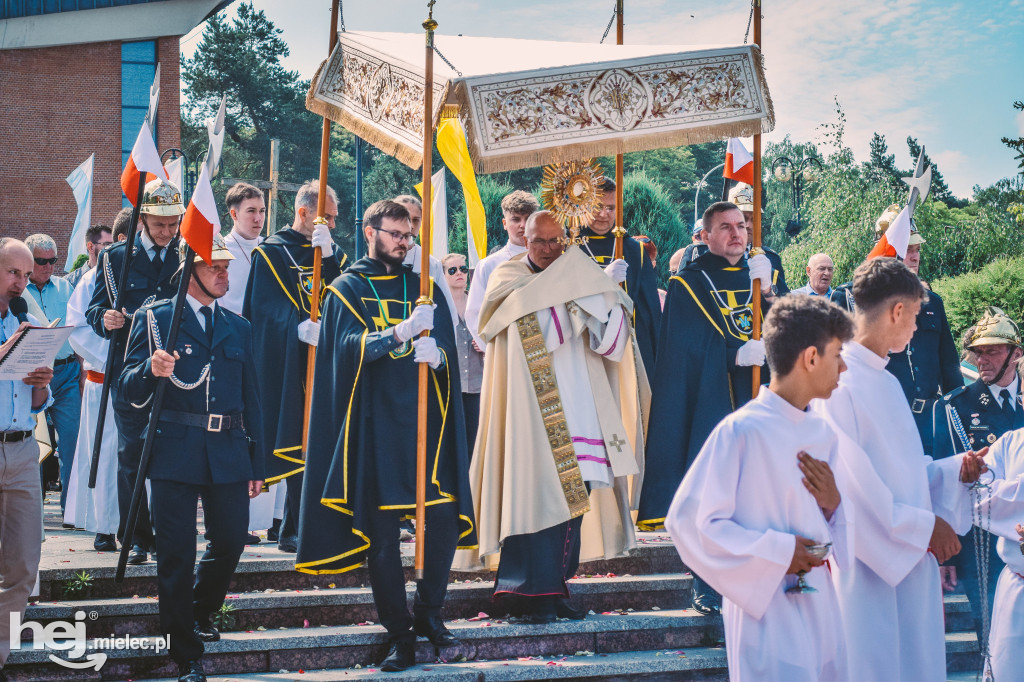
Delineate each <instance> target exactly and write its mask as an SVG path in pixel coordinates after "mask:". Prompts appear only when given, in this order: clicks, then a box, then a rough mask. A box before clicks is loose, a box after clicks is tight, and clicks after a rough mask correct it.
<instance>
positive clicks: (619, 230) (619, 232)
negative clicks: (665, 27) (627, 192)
mask: <svg viewBox="0 0 1024 682" xmlns="http://www.w3.org/2000/svg"><path fill="white" fill-rule="evenodd" d="M623 4H624V0H616V6H615V44H616V45H622V40H623V33H624V31H625V26H624V24H623V19H622V9H623V7H622V6H623ZM622 222H623V220H622V154H616V155H615V229H613V230H612V234H614V235H615V250H614V251H613V253H612V259H613V260H615V259H618V258H622V257H623V255H622V240H623V238H624V237H625V236H626V228H625V227H623V226H622ZM622 286H623V287H625V286H626V284H625V282H623V284H622Z"/></svg>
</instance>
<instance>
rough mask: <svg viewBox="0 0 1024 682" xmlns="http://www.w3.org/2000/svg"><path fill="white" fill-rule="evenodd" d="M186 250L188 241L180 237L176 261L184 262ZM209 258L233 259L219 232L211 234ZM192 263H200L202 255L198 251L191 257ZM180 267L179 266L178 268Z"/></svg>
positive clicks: (212, 259) (213, 259)
mask: <svg viewBox="0 0 1024 682" xmlns="http://www.w3.org/2000/svg"><path fill="white" fill-rule="evenodd" d="M187 250H188V243H187V242H186V241H185V240H184V239H182V240H181V241H179V242H178V263H180V264H184V263H185V252H186V251H187ZM210 260H211V261H215V260H235V257H234V256H232V255H231V252H230V251H228V246H227V244H226V243H225V242H224V237H222V236H220V235H219V234H215V235H213V250H212V251H211V252H210ZM192 262H193V263H202V262H203V257H202V256H200V255H199V254H198V253H197V254H195V258H193V259H192ZM179 269H180V268H179Z"/></svg>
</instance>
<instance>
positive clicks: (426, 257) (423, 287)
mask: <svg viewBox="0 0 1024 682" xmlns="http://www.w3.org/2000/svg"><path fill="white" fill-rule="evenodd" d="M434 2H435V0H430V2H428V3H427V9H428V10H429V15H428V16H427V20H426V21H424V22H423V30H424V31H426V38H427V42H426V46H425V49H426V53H425V55H424V56H425V58H426V63H425V68H424V78H423V221H422V222H421V223H420V297H419V298H418V299H416V305H418V306H420V305H433V304H434V302H433V301H432V300H431V298H430V245H431V244H432V243H433V235H432V234H431V227H432V225H431V220H430V219H431V217H432V216H431V213H432V208H433V205H434V202H433V198H434V194H433V188H432V187H431V186H430V177H431V174H432V170H433V169H432V167H431V162H432V160H433V159H432V156H431V152H432V151H433V148H434V116H433V113H434V31H435V30H436V29H437V22H436V21H434ZM429 335H430V332H427V331H425V332H423V333H422V334H421V335H420V336H421V337H424V336H429ZM419 370H420V377H419V379H420V381H419V394H418V397H417V408H418V414H417V418H418V421H417V425H416V556H415V567H416V579H417V580H420V579H422V578H423V556H424V548H425V547H426V539H427V382H428V381H429V379H430V374H429V372H430V367H428V366H427V363H425V362H421V363H420V366H419Z"/></svg>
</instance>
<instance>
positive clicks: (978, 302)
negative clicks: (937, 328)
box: [931, 257, 1024, 339]
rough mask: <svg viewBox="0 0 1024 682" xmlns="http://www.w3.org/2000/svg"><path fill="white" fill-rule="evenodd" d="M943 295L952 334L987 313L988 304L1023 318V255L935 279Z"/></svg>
mask: <svg viewBox="0 0 1024 682" xmlns="http://www.w3.org/2000/svg"><path fill="white" fill-rule="evenodd" d="M931 286H932V289H933V290H934V291H935V293H937V294H939V295H940V296H942V300H943V302H944V303H945V304H946V316H947V317H948V318H949V326H950V329H951V330H952V331H953V337H954V338H956V339H959V338H960V335H961V334H963V332H964V330H965V329H967V328H968V327H970V326H971V325H973V324H974V323H975V322H977V321H978V320H979V319H980V318H981V316H982V315H983V314H984V313H985V306H990V305H994V306H997V307H999V308H1002V309H1003V310H1004V311H1005V312H1006V314H1007V315H1009V316H1010V317H1012V318H1013V319H1014V321H1016V322H1018V323H1020V322H1021V320H1022V319H1024V257H1019V258H1000V259H999V260H997V261H994V262H992V263H989V264H988V265H986V266H985V267H983V268H981V269H980V270H977V271H975V272H968V273H967V274H964V275H958V276H956V277H947V278H944V279H939V280H936V281H934V282H932V285H931Z"/></svg>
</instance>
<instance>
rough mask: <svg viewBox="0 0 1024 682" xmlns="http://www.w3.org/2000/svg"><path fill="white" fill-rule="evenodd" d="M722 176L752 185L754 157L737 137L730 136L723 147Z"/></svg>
mask: <svg viewBox="0 0 1024 682" xmlns="http://www.w3.org/2000/svg"><path fill="white" fill-rule="evenodd" d="M722 177H726V178H729V179H730V180H736V181H737V182H743V183H746V184H748V185H750V186H751V187H753V186H754V157H753V156H752V155H751V154H750V152H748V151H747V148H746V147H744V146H743V142H741V141H740V139H739V138H737V137H730V138H729V144H728V146H726V148H725V168H724V169H722Z"/></svg>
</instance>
